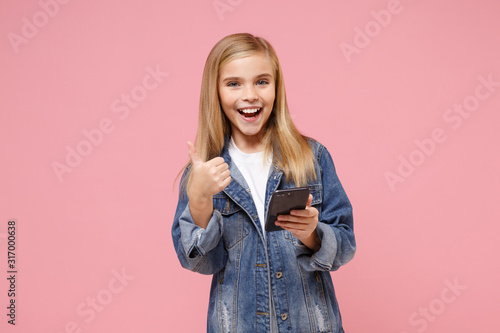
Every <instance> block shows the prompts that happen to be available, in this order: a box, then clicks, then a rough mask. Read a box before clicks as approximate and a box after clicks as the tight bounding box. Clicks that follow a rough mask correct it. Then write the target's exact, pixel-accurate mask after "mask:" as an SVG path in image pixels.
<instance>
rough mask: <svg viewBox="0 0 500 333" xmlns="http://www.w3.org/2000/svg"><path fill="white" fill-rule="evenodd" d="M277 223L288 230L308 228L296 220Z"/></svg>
mask: <svg viewBox="0 0 500 333" xmlns="http://www.w3.org/2000/svg"><path fill="white" fill-rule="evenodd" d="M275 224H276V225H277V226H279V227H282V228H283V229H286V230H288V231H304V230H306V228H305V226H304V225H302V224H300V223H294V222H284V221H276V222H275Z"/></svg>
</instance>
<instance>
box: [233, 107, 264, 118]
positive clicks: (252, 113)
mask: <svg viewBox="0 0 500 333" xmlns="http://www.w3.org/2000/svg"><path fill="white" fill-rule="evenodd" d="M237 111H238V112H239V113H240V114H241V115H242V116H243V117H245V118H254V117H257V116H258V115H259V113H260V111H262V108H251V109H237Z"/></svg>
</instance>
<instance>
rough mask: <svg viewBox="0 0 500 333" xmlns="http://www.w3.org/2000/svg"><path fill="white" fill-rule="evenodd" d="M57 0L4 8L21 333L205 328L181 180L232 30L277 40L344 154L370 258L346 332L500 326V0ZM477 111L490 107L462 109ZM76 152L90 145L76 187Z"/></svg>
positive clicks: (7, 136)
mask: <svg viewBox="0 0 500 333" xmlns="http://www.w3.org/2000/svg"><path fill="white" fill-rule="evenodd" d="M61 2H63V1H62V0H61ZM40 3H41V4H44V3H47V4H50V3H52V6H48V5H47V6H45V7H46V8H48V9H46V10H47V11H49V12H50V14H51V15H50V16H49V15H48V14H44V13H45V12H44V11H43V6H42V5H41V4H40ZM40 3H39V2H38V1H2V2H1V3H0V18H1V19H0V35H1V36H3V37H2V39H1V42H0V43H1V44H0V48H1V53H0V66H1V83H0V84H1V87H0V96H1V98H0V108H1V113H0V133H1V140H0V147H1V148H0V155H1V156H2V163H1V170H2V172H1V175H0V205H1V206H0V269H1V271H0V309H1V310H0V318H1V320H0V330H1V331H2V332H23V333H24V332H47V333H48V332H51V333H60V332H203V331H204V330H205V325H206V310H207V301H208V291H209V284H210V277H208V276H202V275H199V274H195V273H192V272H189V271H187V270H184V269H182V268H181V267H180V265H179V263H178V260H177V258H176V256H175V253H174V250H173V246H172V240H171V236H170V228H171V225H172V218H173V214H174V210H175V207H176V203H177V184H175V185H174V184H173V182H174V179H175V177H176V175H177V173H178V172H179V171H180V169H181V168H182V166H183V164H184V163H185V162H186V161H187V158H188V155H187V146H186V141H188V140H193V139H194V135H195V129H196V122H197V110H198V98H199V91H200V82H201V74H202V68H203V65H204V62H205V59H206V57H207V55H208V52H209V51H210V49H211V47H212V46H213V45H214V44H215V42H216V41H218V40H219V39H220V38H222V37H223V36H225V35H227V34H230V33H234V32H251V33H254V34H256V35H260V36H263V37H265V38H267V39H268V40H269V41H270V42H271V43H272V44H273V45H274V47H275V48H276V50H277V52H278V55H279V57H280V60H281V63H282V66H283V69H284V74H285V80H286V87H287V94H288V101H289V105H290V109H291V113H292V115H293V117H294V120H295V122H296V124H297V126H298V127H299V128H300V130H301V131H302V132H303V133H305V134H307V135H310V136H313V137H315V138H316V139H318V140H319V141H321V142H322V143H323V144H325V145H326V146H327V147H328V148H329V150H330V151H331V153H332V155H333V158H334V161H335V163H336V166H337V169H338V174H339V176H340V178H341V181H342V183H343V185H344V187H345V189H346V191H347V193H348V195H349V197H350V199H351V201H352V203H353V206H354V212H355V231H356V236H357V242H358V252H357V254H356V256H355V258H354V260H353V261H352V262H351V263H349V264H348V265H347V266H345V267H343V268H341V269H340V270H339V271H338V272H334V273H332V276H333V279H334V283H335V287H336V290H337V296H338V299H339V303H340V307H341V312H342V316H343V321H344V326H345V330H346V332H347V333H356V332H363V333H365V332H383V333H387V332H394V333H404V332H406V333H413V332H429V333H430V332H498V326H499V320H498V309H499V298H500V292H499V290H500V288H499V287H498V283H499V281H500V267H499V266H500V264H499V261H498V255H499V246H498V244H499V240H498V235H499V232H500V228H499V226H498V222H499V219H500V209H499V204H500V176H499V169H500V156H499V154H498V151H499V148H498V145H499V143H500V142H499V134H498V133H499V131H500V115H499V112H498V111H499V107H500V86H499V84H498V82H500V61H499V59H500V38H499V32H500V20H499V14H500V4H499V3H498V2H497V1H493V0H489V1H486V0H483V1H475V2H473V1H452V0H447V1H430V0H414V1H410V0H401V2H399V4H398V3H397V2H394V1H387V0H371V1H363V2H362V3H361V2H351V1H314V2H312V1H310V2H306V1H298V2H293V4H291V2H290V1H285V0H280V1H263V0H259V1H248V0H247V1H243V0H221V1H215V3H219V4H225V5H226V7H225V9H226V11H225V12H223V13H220V15H219V14H218V12H217V10H216V8H215V7H214V1H212V0H203V1H201V0H198V1H169V2H167V1H160V0H149V1H144V0H143V1H96V0H91V1H69V2H68V3H67V4H62V3H58V2H55V0H42V1H40ZM54 3H56V4H59V5H58V7H59V8H58V9H57V8H56V7H55V6H54ZM388 8H389V9H390V10H392V13H391V12H390V11H387V9H388ZM382 10H384V11H382ZM372 11H374V13H372ZM381 11H382V12H381ZM377 13H378V14H377ZM388 13H389V14H390V18H389V16H388V15H387V14H388ZM384 15H385V16H384ZM375 17H378V19H379V21H380V22H381V23H378V21H376V19H375ZM33 23H36V24H37V25H38V27H37V25H34V26H32V29H31V30H30V29H29V25H31V24H33ZM33 27H34V29H36V30H34V29H33ZM360 31H361V33H360ZM23 33H24V35H23ZM361 34H368V35H365V36H363V35H361ZM16 36H17V37H16ZM16 38H17V40H18V41H19V40H22V41H23V42H18V43H17V44H16V42H12V40H14V41H15V40H16ZM23 38H24V39H23ZM342 47H343V48H344V49H346V48H348V47H350V50H351V51H352V50H353V49H354V48H355V47H356V48H357V49H356V52H354V51H353V52H354V53H350V54H348V53H346V52H343V51H342ZM147 68H149V69H150V70H155V69H157V70H159V71H160V72H162V73H166V72H168V76H167V75H166V74H161V75H163V76H161V77H159V79H158V81H155V80H153V79H151V78H149V77H148V75H149V74H148V70H147ZM489 76H490V77H491V80H492V81H494V82H497V83H494V84H493V86H490V87H489V89H490V90H488V88H487V87H485V86H484V85H482V86H481V81H480V79H479V78H480V77H482V78H483V79H486V80H487V79H488V77H489ZM144 78H146V85H147V87H149V88H148V89H149V90H146V89H145V88H144V87H142V85H143V79H144ZM152 86H154V88H153V87H152ZM131 93H132V94H134V96H136V97H135V99H136V101H137V103H136V105H134V108H129V111H130V112H129V113H128V114H125V113H123V112H124V109H125V107H124V105H125V104H123V103H122V102H120V98H121V96H122V94H124V95H127V94H128V95H130V94H131ZM477 94H479V95H477ZM476 95H477V96H479V97H481V99H478V98H477V97H475V96H476ZM117 99H118V101H116V100H117ZM475 102H478V104H474V103H475ZM463 103H469V104H468V108H469V109H471V108H472V109H475V111H472V112H470V114H467V115H466V116H465V117H464V116H459V114H458V113H455V112H454V111H453V110H452V111H448V110H449V109H450V108H452V107H453V105H454V104H463ZM118 106H121V109H117V107H118ZM113 108H114V109H115V111H116V110H121V111H120V112H118V113H116V112H113ZM450 112H453V113H450ZM451 117H453V118H451ZM106 119H107V120H106ZM101 122H104V123H106V122H107V125H105V126H104V129H105V130H106V129H107V130H108V132H109V133H103V134H102V138H99V134H95V133H97V132H96V131H93V130H94V129H96V128H98V127H99V125H100V123H101ZM106 126H107V127H106ZM436 128H438V133H439V135H438V137H437V139H434V140H436V141H438V142H435V143H432V144H431V143H430V141H429V140H432V137H433V136H432V133H433V131H434V130H435V129H436ZM439 129H440V130H439ZM85 130H87V131H90V132H91V133H94V134H95V137H94V141H95V142H96V144H93V145H90V146H89V145H88V141H86V140H87V139H86V137H85V135H84V134H83V132H84V131H85ZM92 131H93V132H92ZM415 141H418V142H423V144H424V146H423V147H424V148H419V146H418V145H417V143H415ZM86 142H87V143H86ZM421 145H422V144H421ZM433 146H434V147H433ZM67 147H70V149H75V150H76V149H78V147H79V149H80V151H82V152H83V153H84V154H86V156H83V157H82V160H81V161H80V162H79V163H76V162H75V164H74V165H75V166H74V167H71V168H69V170H71V172H64V173H62V175H60V177H59V178H60V179H59V178H58V176H57V174H56V172H54V169H53V164H54V163H55V162H57V163H60V164H61V165H62V164H66V162H65V159H66V155H67V154H68V153H67ZM85 149H87V150H85ZM422 150H425V151H426V152H427V154H424V153H425V152H422ZM402 159H405V160H408V161H409V160H410V159H411V161H413V162H412V163H414V164H417V165H416V166H415V167H411V168H409V167H408V165H406V167H405V166H401V165H400V164H404V163H405V162H401V161H402ZM408 163H410V162H408ZM398 168H399V169H400V170H399V171H398ZM388 174H390V175H392V176H391V177H399V178H394V179H398V180H397V181H394V183H392V185H391V183H390V182H388V181H387V179H386V176H387V175H388ZM403 180H404V181H403ZM174 189H175V190H174ZM9 219H15V220H16V221H17V223H18V229H17V231H18V235H17V237H18V240H17V245H18V250H17V254H16V255H17V269H18V275H17V282H16V283H17V284H16V287H17V292H18V294H17V297H16V304H17V307H16V310H17V318H16V326H15V327H12V326H11V325H8V324H7V319H8V317H7V316H6V313H7V309H6V306H7V304H8V303H7V302H8V301H9V299H8V297H7V289H8V285H7V280H6V278H5V277H6V276H7V273H6V270H7V267H6V263H7V258H6V257H7V239H6V236H7V235H6V232H7V221H9ZM122 273H124V274H125V275H126V276H127V277H126V280H125V281H122V282H120V281H119V280H117V279H116V277H115V275H116V274H118V275H119V274H122ZM454 284H455V285H458V287H456V286H455V287H450V286H453V285H454ZM92 299H97V301H96V302H97V306H96V308H97V309H99V311H97V310H93V308H92V307H91V305H90V303H89V302H92ZM425 313H427V314H425ZM72 327H73V328H72Z"/></svg>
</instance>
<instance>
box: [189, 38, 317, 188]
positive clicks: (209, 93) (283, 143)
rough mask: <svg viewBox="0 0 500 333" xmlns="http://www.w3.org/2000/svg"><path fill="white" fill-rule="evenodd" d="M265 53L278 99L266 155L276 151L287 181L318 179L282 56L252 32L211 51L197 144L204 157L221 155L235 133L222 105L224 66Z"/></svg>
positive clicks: (266, 137)
mask: <svg viewBox="0 0 500 333" xmlns="http://www.w3.org/2000/svg"><path fill="white" fill-rule="evenodd" d="M259 53H261V54H265V55H266V56H267V57H268V58H269V60H270V61H271V64H272V66H273V69H274V79H275V89H276V91H275V100H274V106H273V110H272V111H271V115H270V116H269V119H268V121H267V123H266V124H265V125H264V131H265V134H264V137H263V143H264V145H265V147H266V148H265V155H266V156H268V155H269V154H270V153H271V152H272V154H273V163H275V164H277V166H278V167H279V168H280V169H281V170H282V171H283V173H284V175H285V178H286V180H287V181H293V182H294V183H295V184H296V186H304V185H305V184H306V183H307V181H308V180H311V179H316V172H315V169H314V156H313V152H312V149H311V146H310V145H309V143H308V138H307V137H305V136H303V135H302V134H301V133H300V132H299V131H298V130H297V128H296V127H295V125H294V124H293V122H292V118H291V117H290V113H289V111H288V105H287V101H286V94H285V84H284V82H283V73H282V70H281V66H280V63H279V60H278V56H277V55H276V52H275V51H274V49H273V47H272V46H271V44H269V43H268V42H267V41H266V40H265V39H263V38H260V37H255V36H253V35H251V34H248V33H239V34H233V35H229V36H226V37H224V38H223V39H221V40H220V41H219V42H217V44H215V46H214V47H213V49H212V50H211V51H210V54H209V55H208V58H207V61H206V63H205V68H204V70H203V79H202V84H201V94H200V107H199V115H198V130H197V133H196V140H195V148H196V151H197V153H198V156H199V157H200V158H201V159H202V160H203V161H208V160H210V159H212V158H214V157H217V156H220V155H221V153H222V150H223V148H224V142H225V141H224V139H225V137H226V136H230V135H231V123H230V122H229V119H227V117H226V115H225V114H224V111H223V110H222V107H221V105H220V100H219V93H218V82H219V73H220V71H221V69H222V67H223V66H224V65H225V64H227V63H228V62H230V61H232V60H234V59H239V58H243V57H247V56H251V55H254V54H259Z"/></svg>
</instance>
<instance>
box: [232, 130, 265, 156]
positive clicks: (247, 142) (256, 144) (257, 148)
mask: <svg viewBox="0 0 500 333" xmlns="http://www.w3.org/2000/svg"><path fill="white" fill-rule="evenodd" d="M232 138H233V142H234V144H235V145H236V147H238V149H239V150H240V151H241V152H243V153H246V154H252V153H258V152H261V151H263V150H264V149H265V147H264V143H263V142H262V138H261V137H260V135H254V136H243V137H241V136H239V135H234V134H233V136H232Z"/></svg>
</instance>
